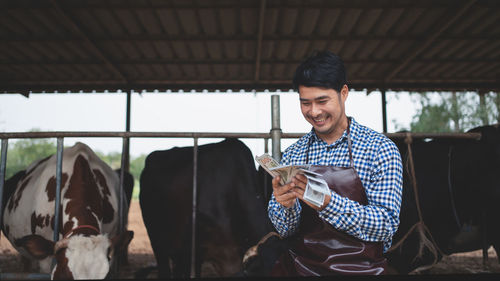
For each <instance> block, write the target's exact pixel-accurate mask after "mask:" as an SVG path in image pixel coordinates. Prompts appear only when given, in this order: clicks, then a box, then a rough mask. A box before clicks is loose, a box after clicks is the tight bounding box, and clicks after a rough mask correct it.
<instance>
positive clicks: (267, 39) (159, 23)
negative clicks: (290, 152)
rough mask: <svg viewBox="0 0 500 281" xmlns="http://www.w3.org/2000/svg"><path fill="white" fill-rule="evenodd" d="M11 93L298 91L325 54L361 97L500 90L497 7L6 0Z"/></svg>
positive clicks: (340, 1) (372, 1)
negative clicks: (314, 55)
mask: <svg viewBox="0 0 500 281" xmlns="http://www.w3.org/2000/svg"><path fill="white" fill-rule="evenodd" d="M0 10H1V11H0V42H1V43H0V92H5V91H7V92H24V93H25V92H27V91H30V90H32V91H43V90H45V91H54V90H57V91H67V90H70V91H80V90H83V91H88V90H104V89H107V90H110V91H114V90H117V89H122V90H125V91H126V90H129V89H134V90H136V91H141V90H154V89H158V90H165V89H172V90H178V89H184V90H191V89H195V90H202V89H209V90H213V89H219V90H227V89H232V90H240V89H245V90H252V89H255V90H263V89H270V90H275V89H281V90H288V89H289V88H290V87H291V78H292V75H293V72H294V70H295V68H296V66H297V65H298V63H300V61H301V60H302V59H303V58H304V57H306V56H307V55H309V54H310V53H311V52H312V51H314V50H322V49H328V50H331V51H333V52H335V53H337V54H338V55H340V56H341V57H342V58H343V60H344V62H345V65H346V68H347V75H348V76H347V78H348V81H349V83H350V86H351V88H355V89H363V88H367V89H375V88H379V89H392V90H481V91H489V90H498V89H499V88H500V82H499V76H500V75H499V74H500V22H499V21H500V5H498V1H497V0H468V1H461V0H420V1H413V0H392V1H391V0H366V1H364V0H363V1H362V0H357V1H356V0H330V1H329V0H293V1H284V0H267V1H254V0H199V1H196V0H171V1H168V0H130V1H117V0H92V1H82V0H65V1H57V0H18V1H4V0H2V1H1V7H0Z"/></svg>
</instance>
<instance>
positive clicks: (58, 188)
mask: <svg viewBox="0 0 500 281" xmlns="http://www.w3.org/2000/svg"><path fill="white" fill-rule="evenodd" d="M63 143H64V138H61V137H59V138H57V166H56V202H55V206H54V208H55V209H54V242H57V241H58V240H59V216H60V214H59V210H60V209H61V208H59V205H60V204H61V177H62V159H63V149H64V146H63Z"/></svg>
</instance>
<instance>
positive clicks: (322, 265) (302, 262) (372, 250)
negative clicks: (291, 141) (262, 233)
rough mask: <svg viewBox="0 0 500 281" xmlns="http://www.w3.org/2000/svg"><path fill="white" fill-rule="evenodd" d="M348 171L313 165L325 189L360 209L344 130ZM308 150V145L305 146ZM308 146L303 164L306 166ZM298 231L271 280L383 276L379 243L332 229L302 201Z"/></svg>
mask: <svg viewBox="0 0 500 281" xmlns="http://www.w3.org/2000/svg"><path fill="white" fill-rule="evenodd" d="M347 141H348V148H349V158H350V167H333V166H319V165H313V166H312V167H311V170H312V171H314V172H317V173H320V174H322V175H323V178H324V179H325V181H326V182H327V183H328V187H329V188H330V189H331V190H333V191H334V192H336V193H337V194H339V195H340V196H344V197H347V198H349V199H351V200H353V201H357V202H359V203H360V204H362V205H367V204H368V200H367V197H366V193H365V189H364V188H363V184H362V183H361V180H360V179H359V177H358V174H357V172H356V170H355V169H354V162H353V159H352V144H351V136H350V132H349V125H348V126H347ZM309 146H310V143H309ZM309 146H308V148H307V152H306V163H309ZM299 202H300V204H301V206H302V214H301V220H300V225H299V230H298V232H297V233H296V234H294V235H293V236H291V237H290V240H291V243H290V245H291V247H290V248H289V249H288V251H285V253H284V254H283V255H281V257H280V258H279V259H278V261H277V262H276V263H275V265H274V267H273V270H272V272H271V275H272V276H323V275H341V274H345V275H374V274H384V273H385V271H386V265H387V261H386V259H385V258H384V256H383V250H384V246H383V243H382V242H366V241H362V240H360V239H358V238H356V237H354V236H352V235H349V234H347V233H344V232H342V231H340V230H337V229H335V228H334V227H333V226H332V225H331V224H329V223H328V222H326V221H324V220H323V219H321V218H320V217H319V215H318V212H317V211H316V210H314V209H313V208H311V207H309V206H308V205H307V204H305V203H304V202H302V201H299Z"/></svg>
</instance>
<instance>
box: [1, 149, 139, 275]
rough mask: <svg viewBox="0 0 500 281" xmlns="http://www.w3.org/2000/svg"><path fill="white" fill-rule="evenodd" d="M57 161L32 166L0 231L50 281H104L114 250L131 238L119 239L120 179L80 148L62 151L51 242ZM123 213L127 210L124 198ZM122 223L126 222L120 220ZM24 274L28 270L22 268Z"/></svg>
mask: <svg viewBox="0 0 500 281" xmlns="http://www.w3.org/2000/svg"><path fill="white" fill-rule="evenodd" d="M55 191H56V155H52V156H51V157H47V158H45V159H42V160H39V161H37V162H34V163H33V164H31V165H30V166H29V167H28V168H27V169H26V171H25V172H24V175H22V177H20V178H19V181H18V182H17V183H16V184H15V189H14V191H13V192H12V195H11V196H10V198H9V199H8V201H7V202H6V205H5V207H4V208H5V209H4V215H3V231H4V233H5V235H6V236H7V238H8V239H9V241H10V242H11V244H12V245H13V246H14V247H15V248H16V249H17V250H18V251H19V252H20V253H21V254H22V255H23V256H24V257H26V258H28V259H29V260H31V261H33V260H36V261H38V262H39V264H38V268H39V270H40V272H44V273H49V272H51V264H52V260H53V258H54V257H55V259H56V262H57V263H56V265H55V267H54V268H53V269H52V272H51V278H52V279H103V278H105V277H106V276H107V274H108V272H109V271H110V267H111V261H112V257H113V252H114V249H117V248H119V249H126V248H125V247H124V246H126V245H128V243H129V242H130V240H131V239H132V236H133V232H132V231H126V232H125V233H122V234H119V233H118V226H119V216H118V196H119V177H118V175H117V173H116V172H115V171H113V170H112V169H111V167H109V166H108V165H107V164H106V163H104V162H103V161H102V160H101V159H99V157H98V156H97V155H96V154H95V153H94V152H93V151H92V150H91V149H90V148H89V147H88V146H87V145H85V144H83V143H80V142H79V143H76V144H75V145H74V146H73V147H70V148H67V149H64V152H63V167H62V179H61V209H60V210H61V212H60V220H59V241H58V242H57V243H54V242H53V232H54V205H55V197H56V196H55ZM123 206H124V207H125V208H124V210H128V206H127V202H126V199H125V198H124V204H123ZM125 217H126V216H125ZM26 269H27V268H26Z"/></svg>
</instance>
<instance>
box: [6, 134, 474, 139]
mask: <svg viewBox="0 0 500 281" xmlns="http://www.w3.org/2000/svg"><path fill="white" fill-rule="evenodd" d="M305 134H306V133H282V134H281V138H285V139H298V138H300V137H302V136H303V135H305ZM384 135H386V136H387V137H389V138H406V136H407V135H408V134H407V133H386V134H384ZM410 135H411V137H412V138H414V139H419V138H437V139H440V138H450V139H476V140H478V139H480V138H481V133H410ZM57 137H64V138H68V137H69V138H88V137H122V138H123V137H129V138H254V139H266V138H271V133H224V132H198V133H196V132H14V133H0V138H1V139H24V138H57Z"/></svg>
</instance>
